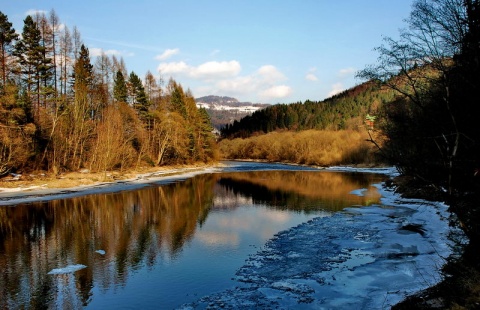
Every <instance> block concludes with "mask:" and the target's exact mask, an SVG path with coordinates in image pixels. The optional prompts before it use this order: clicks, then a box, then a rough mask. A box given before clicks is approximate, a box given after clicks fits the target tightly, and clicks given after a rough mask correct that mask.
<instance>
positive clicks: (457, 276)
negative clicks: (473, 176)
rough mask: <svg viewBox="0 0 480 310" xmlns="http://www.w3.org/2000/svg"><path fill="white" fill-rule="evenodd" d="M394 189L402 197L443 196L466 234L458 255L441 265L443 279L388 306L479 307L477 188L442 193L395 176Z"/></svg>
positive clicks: (398, 308)
mask: <svg viewBox="0 0 480 310" xmlns="http://www.w3.org/2000/svg"><path fill="white" fill-rule="evenodd" d="M396 184H397V186H398V187H397V190H398V191H399V192H400V193H402V195H403V196H405V197H417V198H423V199H429V200H444V201H446V202H447V204H448V205H449V207H450V210H451V211H452V212H453V213H455V214H456V215H457V217H458V220H459V222H460V225H461V228H462V229H463V230H464V232H465V234H466V235H467V236H468V238H469V243H468V245H466V246H465V247H464V250H463V254H462V256H461V257H459V258H450V259H449V261H448V262H447V264H446V265H445V266H444V267H443V272H444V275H445V277H444V280H443V281H442V282H440V283H438V284H437V285H435V286H433V287H431V288H428V289H426V290H424V291H421V292H419V293H417V294H415V295H413V296H410V297H408V298H407V299H405V300H404V301H402V302H401V303H399V304H397V305H395V306H394V307H392V309H395V310H402V309H479V308H480V259H479V255H478V249H479V248H480V194H479V191H478V186H477V188H476V189H475V190H474V191H472V192H469V193H462V194H457V195H455V196H452V197H446V196H445V194H444V193H443V192H441V191H439V190H436V189H434V188H433V187H431V186H425V185H421V184H419V182H418V181H416V180H414V179H408V178H397V179H396Z"/></svg>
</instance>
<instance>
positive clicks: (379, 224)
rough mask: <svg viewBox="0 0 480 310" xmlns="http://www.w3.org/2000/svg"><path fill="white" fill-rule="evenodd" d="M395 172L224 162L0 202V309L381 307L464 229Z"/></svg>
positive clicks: (433, 272)
mask: <svg viewBox="0 0 480 310" xmlns="http://www.w3.org/2000/svg"><path fill="white" fill-rule="evenodd" d="M391 173H392V170H391V169H390V170H388V169H383V170H382V169H380V170H378V169H377V170H375V169H373V170H361V169H360V170H359V169H346V168H337V169H329V170H324V169H315V168H308V167H300V166H290V165H281V164H259V163H246V162H226V163H225V166H224V167H223V168H221V169H215V170H212V171H209V172H208V173H203V174H198V175H195V176H191V177H185V178H178V177H175V178H172V179H166V180H165V179H164V180H162V181H161V182H151V183H143V184H142V186H141V187H135V186H133V187H132V188H131V189H129V190H123V191H120V192H108V191H100V192H95V193H91V194H88V195H82V196H78V197H71V198H65V199H53V200H52V199H47V200H45V199H38V200H40V201H32V199H30V198H29V199H25V201H24V202H23V203H21V202H20V203H18V201H17V202H16V204H15V205H6V206H0V269H1V270H2V276H1V278H0V292H1V299H0V308H2V309H3V308H6V309H16V308H25V309H44V308H52V309H53V308H56V309H62V308H63V309H67V308H68V309H80V308H86V309H105V308H114V309H134V308H135V309H136V308H141V309H174V308H184V309H191V308H275V307H277V308H285V309H287V308H305V309H318V308H336V307H341V308H365V309H367V308H371V307H378V308H384V307H388V306H389V305H391V304H393V303H395V302H398V301H399V300H401V298H403V297H404V296H405V295H407V294H410V293H412V292H415V291H418V290H420V289H423V288H425V287H428V286H430V285H433V284H435V283H436V282H438V281H439V280H440V279H441V277H442V275H441V274H440V272H439V269H440V267H441V265H443V263H444V262H445V259H446V258H447V257H448V256H450V255H452V254H456V253H458V252H459V250H458V249H457V248H456V245H457V244H458V240H463V239H462V238H463V236H462V235H461V233H460V231H459V230H458V229H455V227H451V226H450V225H449V221H450V220H451V215H450V214H449V213H448V212H447V208H446V206H444V205H443V204H440V203H429V202H424V201H413V200H402V199H400V198H399V197H398V196H397V195H396V194H394V193H393V192H392V191H391V190H389V189H387V188H386V187H385V186H384V183H383V182H384V181H385V180H387V179H388V178H389V177H390V176H391ZM34 200H35V199H34ZM27 202H28V203H27ZM391 282H394V283H395V285H393V284H392V283H391Z"/></svg>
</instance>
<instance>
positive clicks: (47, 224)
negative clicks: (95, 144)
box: [0, 175, 214, 309]
mask: <svg viewBox="0 0 480 310" xmlns="http://www.w3.org/2000/svg"><path fill="white" fill-rule="evenodd" d="M213 185H214V180H213V178H212V177H211V176H208V175H204V176H198V177H195V178H192V179H189V180H187V181H185V182H184V183H176V184H169V185H165V186H160V187H150V188H146V189H143V190H139V191H132V192H121V193H114V194H103V195H92V196H85V197H78V198H73V199H68V200H56V201H50V202H46V203H35V204H29V205H20V206H16V207H1V208H0V268H1V269H2V275H1V276H0V294H1V296H2V298H1V299H0V308H2V309H3V308H17V307H19V306H20V307H26V308H49V307H52V305H56V306H57V307H60V308H78V307H79V306H81V305H86V304H88V302H89V300H90V298H91V288H92V287H93V286H94V279H95V281H97V282H98V283H95V285H98V286H100V287H102V288H103V289H107V288H108V287H111V286H112V284H116V285H118V284H120V285H122V284H124V283H125V281H126V279H127V277H128V273H129V272H130V271H131V270H135V269H138V268H140V267H141V266H144V265H146V266H153V265H154V263H155V262H156V261H157V260H159V259H165V258H167V259H168V258H169V257H172V256H175V255H176V254H178V252H179V251H180V250H181V248H182V245H183V244H184V243H185V241H187V240H189V239H190V238H191V237H192V236H193V234H194V231H195V228H196V225H197V222H198V221H199V219H201V220H204V219H205V218H206V216H207V214H208V211H209V208H210V206H211V201H212V199H213ZM99 249H102V250H105V252H106V254H105V256H102V255H100V254H98V253H96V252H95V251H96V250H99ZM71 264H83V265H86V266H88V268H85V269H82V270H80V271H77V272H76V273H75V274H74V275H73V274H64V275H55V276H54V275H48V272H49V271H50V270H52V269H54V268H59V267H64V266H67V265H71ZM75 301H76V302H77V303H78V304H76V303H75Z"/></svg>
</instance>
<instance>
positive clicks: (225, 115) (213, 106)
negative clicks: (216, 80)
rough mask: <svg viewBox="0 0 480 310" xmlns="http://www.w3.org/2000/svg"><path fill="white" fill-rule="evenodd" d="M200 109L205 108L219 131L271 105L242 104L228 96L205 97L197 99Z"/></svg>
mask: <svg viewBox="0 0 480 310" xmlns="http://www.w3.org/2000/svg"><path fill="white" fill-rule="evenodd" d="M195 101H196V103H197V107H198V108H205V110H207V113H208V115H209V116H210V119H211V121H212V125H213V126H214V127H215V128H217V129H219V130H220V129H222V128H223V127H225V126H226V125H227V124H231V123H233V122H234V121H235V120H237V121H238V120H240V119H242V118H243V117H245V116H248V115H251V114H252V113H254V112H255V111H258V110H261V109H264V108H266V107H268V106H270V105H269V104H263V103H251V102H240V101H238V100H237V99H236V98H232V97H226V96H213V95H210V96H204V97H200V98H196V99H195Z"/></svg>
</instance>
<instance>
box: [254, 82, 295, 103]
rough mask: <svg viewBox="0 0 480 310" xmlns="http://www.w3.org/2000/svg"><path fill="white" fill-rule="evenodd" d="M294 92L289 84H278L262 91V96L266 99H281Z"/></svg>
mask: <svg viewBox="0 0 480 310" xmlns="http://www.w3.org/2000/svg"><path fill="white" fill-rule="evenodd" d="M291 94H292V88H291V87H290V86H287V85H276V86H272V87H270V88H268V89H266V90H264V91H262V92H261V93H260V96H261V97H262V98H265V99H266V100H269V99H280V98H285V97H288V96H290V95H291Z"/></svg>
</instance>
